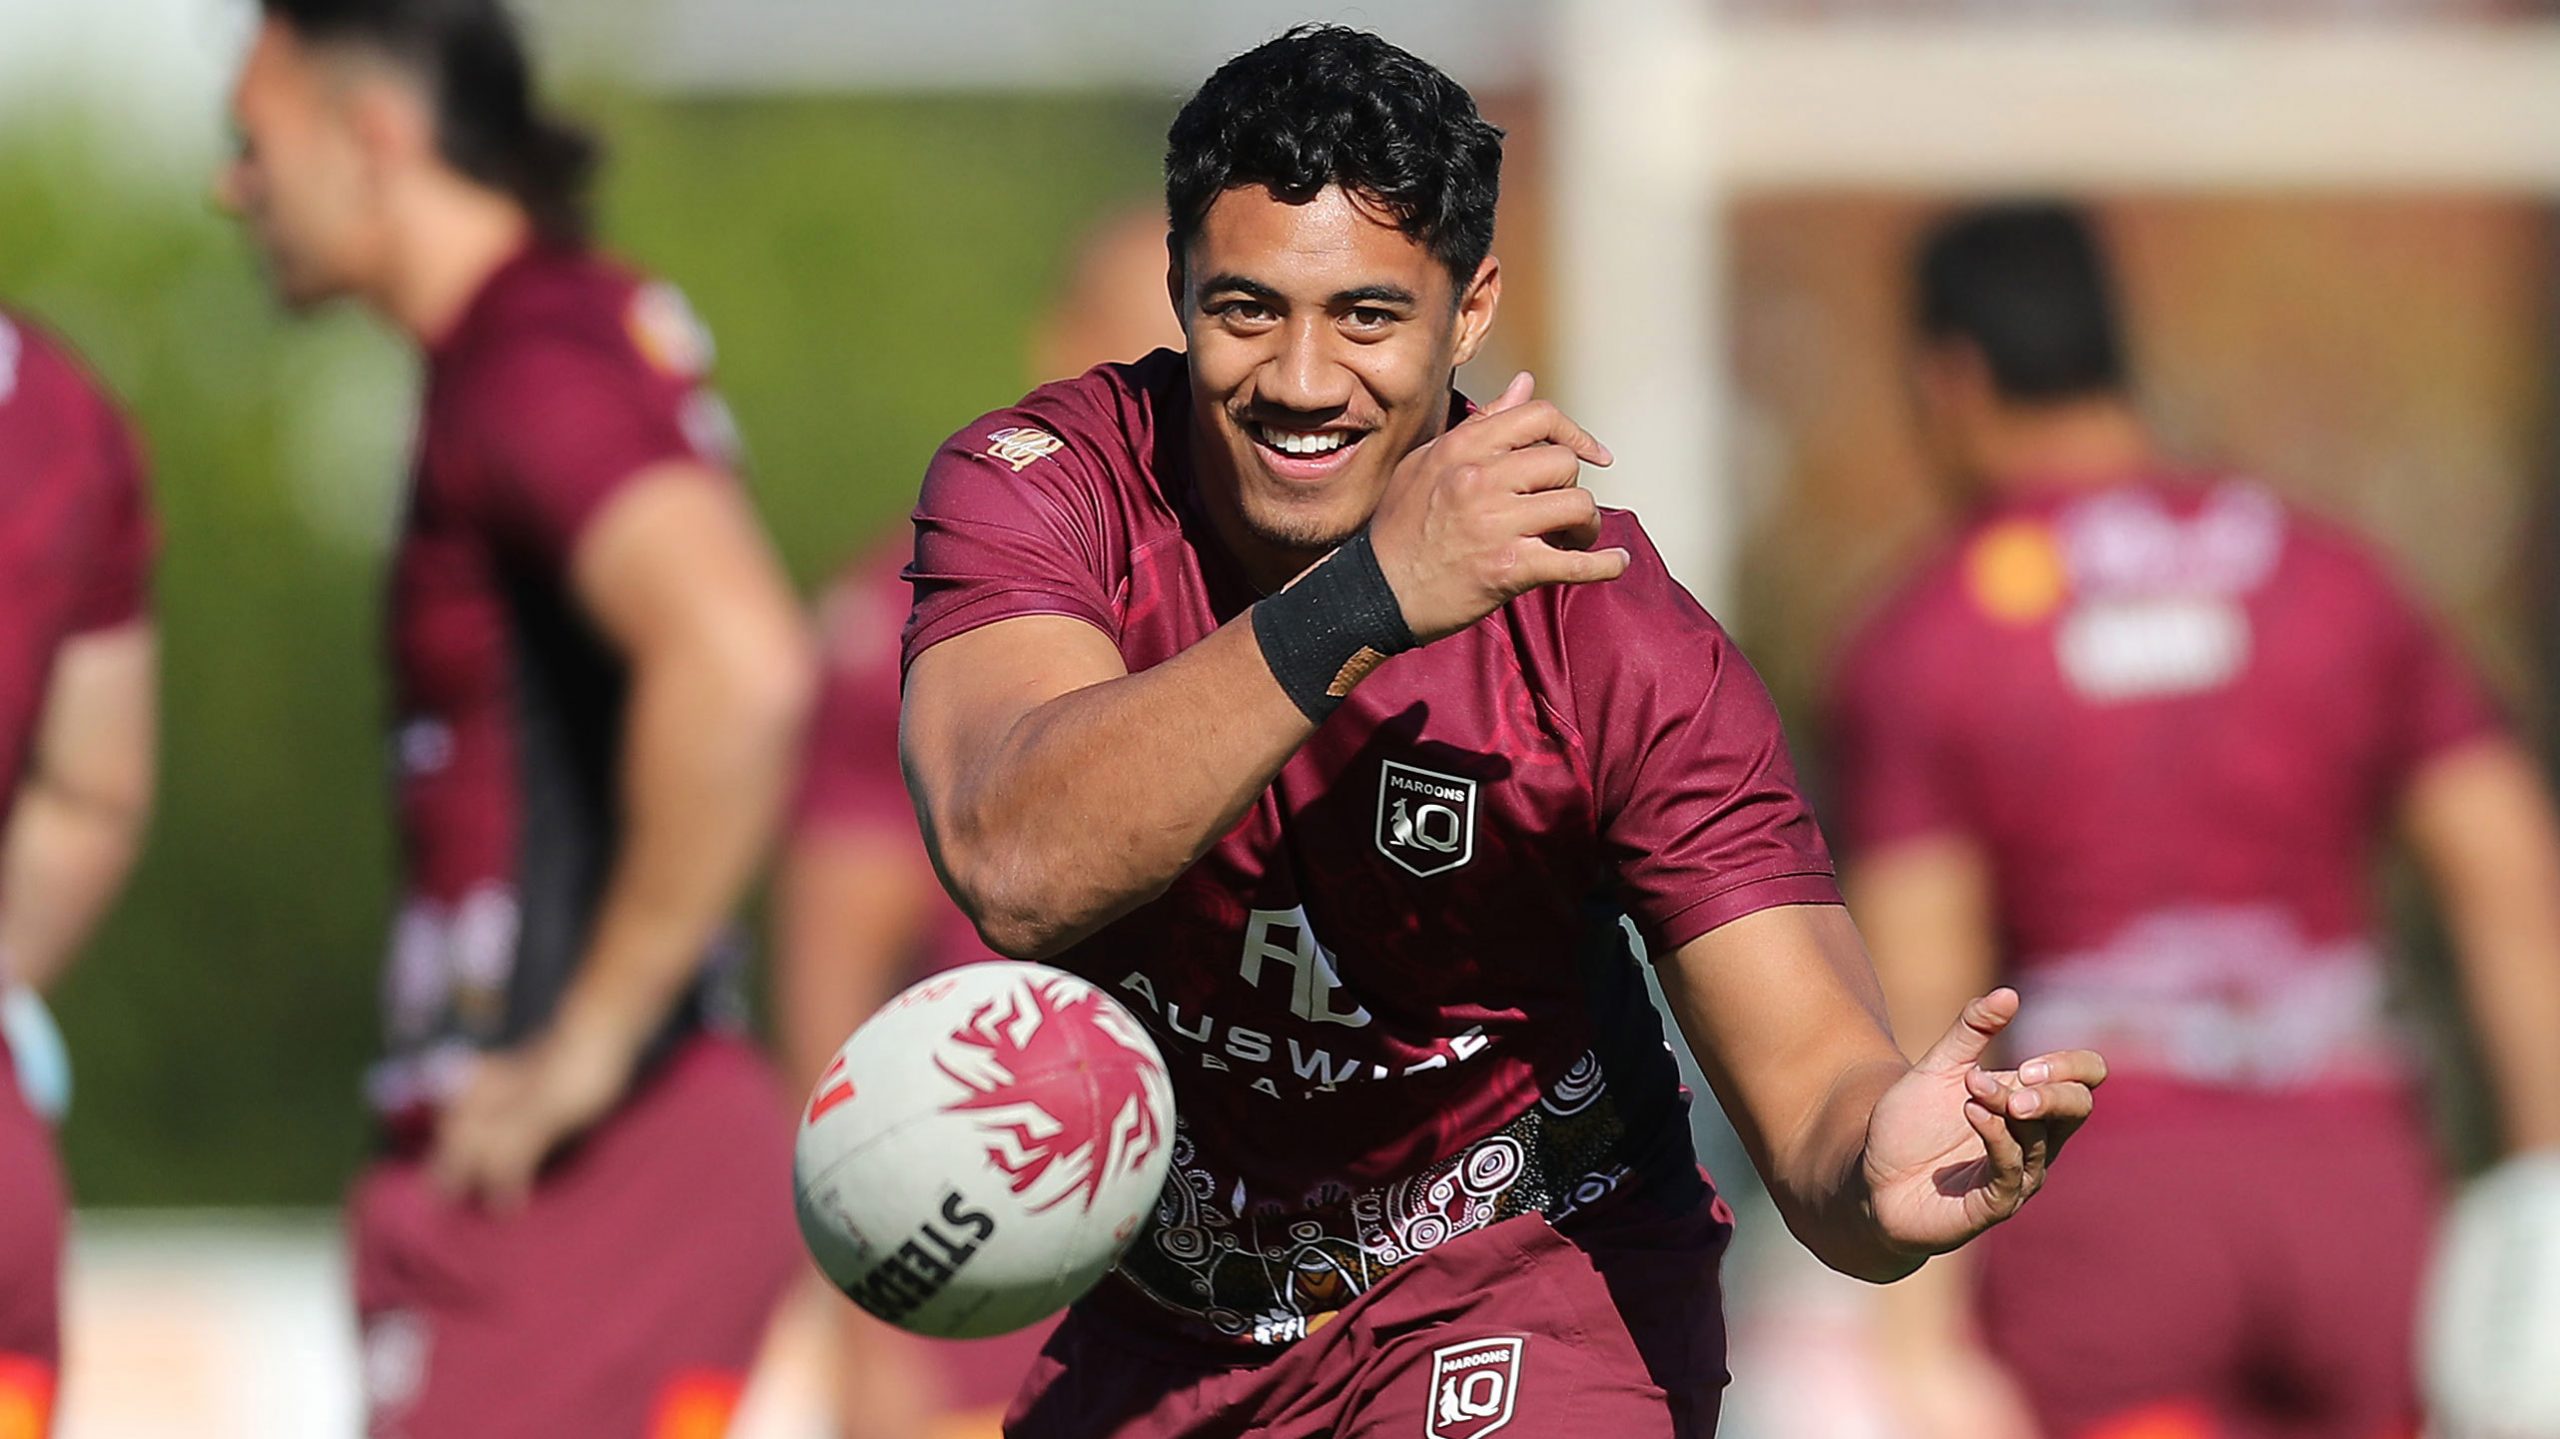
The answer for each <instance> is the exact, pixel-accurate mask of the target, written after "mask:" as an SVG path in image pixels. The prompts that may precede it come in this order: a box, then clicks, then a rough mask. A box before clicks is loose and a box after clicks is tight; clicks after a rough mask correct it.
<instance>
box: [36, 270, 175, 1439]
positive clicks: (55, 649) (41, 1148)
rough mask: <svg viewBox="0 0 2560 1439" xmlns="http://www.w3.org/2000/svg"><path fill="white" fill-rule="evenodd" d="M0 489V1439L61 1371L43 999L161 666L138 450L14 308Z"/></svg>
mask: <svg viewBox="0 0 2560 1439" xmlns="http://www.w3.org/2000/svg"><path fill="white" fill-rule="evenodd" d="M0 485H5V486H6V488H7V495H8V500H7V508H6V511H5V519H4V520H0V580H5V582H6V584H7V587H8V601H7V603H6V605H5V606H0V796H6V797H7V800H6V805H7V808H6V815H7V828H6V832H5V836H0V984H5V985H6V986H7V990H8V1001H7V1002H8V1003H9V1004H10V1005H12V1006H13V1007H14V1008H15V1009H16V1011H17V1013H16V1014H15V1015H14V1016H13V1019H12V1022H11V1023H10V1024H9V1025H8V1027H7V1029H6V1030H5V1031H0V1034H5V1038H0V1434H6V1435H13V1436H14V1435H26V1436H40V1435H42V1434H45V1433H46V1432H48V1428H49V1425H50V1423H51V1417H50V1416H51V1412H52V1408H53V1395H54V1379H55V1374H56V1370H57V1366H58V1362H59V1359H60V1349H61V1339H60V1330H59V1315H58V1306H59V1303H60V1299H61V1276H62V1244H63V1218H64V1211H65V1209H66V1207H67V1205H68V1203H69V1194H68V1191H67V1190H66V1189H65V1187H64V1184H63V1177H62V1167H61V1162H60V1160H59V1159H58V1158H57V1157H56V1155H55V1153H54V1147H53V1134H52V1131H51V1129H50V1127H49V1125H50V1123H51V1121H53V1120H55V1119H57V1118H59V1114H60V1105H61V1103H62V1102H63V1101H64V1100H65V1099H66V1098H67V1097H68V1096H67V1089H66V1087H65V1086H66V1085H67V1080H68V1073H67V1071H66V1070H65V1069H64V1068H62V1063H61V1059H60V1055H59V1053H58V1046H59V1042H60V1041H59V1039H58V1037H56V1036H54V1035H53V1034H52V1033H51V1024H50V1021H48V1020H46V1019H44V1018H43V1017H42V1004H41V1002H40V1001H39V1000H37V999H36V998H35V995H36V994H37V993H39V992H41V991H43V990H45V989H47V988H50V987H51V986H52V984H53V982H54V981H55V980H57V979H59V978H60V977H61V975H62V971H63V969H64V967H65V966H67V965H68V964H69V963H70V962H71V959H72V957H73V955H75V954H76V953H77V952H78V951H79V949H80V946H81V945H82V944H83V943H85V942H86V941H87V940H88V938H89V934H90V931H92V930H93V929H95V928H96V927H97V923H98V920H99V919H100V917H101V916H103V915H104V914H105V912H106V909H107V906H108V904H109V903H110V902H111V901H112V900H114V898H115V896H116V892H117V890H119V889H121V888H122V887H123V885H124V881H125V877H126V875H127V874H129V873H130V872H131V870H132V868H133V860H134V856H135V855H136V854H137V853H139V852H140V850H141V847H142V836H143V830H144V827H145V825H146V823H147V822H148V819H149V816H150V810H151V795H152V777H153V769H154V758H155V753H156V738H155V735H156V730H157V725H158V717H159V667H158V648H157V644H156V641H155V638H154V630H153V626H152V622H151V615H150V608H149V605H150V569H151V551H152V526H151V516H150V506H149V499H148V497H147V496H146V494H145V493H144V487H143V472H142V455H141V451H140V447H139V446H138V445H137V444H136V443H135V441H134V438H133V436H132V434H131V432H130V431H128V430H127V429H126V427H125V423H124V420H123V418H122V417H121V416H120V415H118V414H117V413H116V410H115V407H114V406H113V404H111V403H110V402H109V401H108V399H107V397H106V396H105V395H104V394H103V393H102V392H101V391H100V390H99V389H98V387H97V385H96V383H95V382H93V381H92V380H91V379H90V378H89V377H88V376H87V375H86V374H84V373H83V372H82V371H81V370H80V368H79V367H78V366H77V365H75V364H74V363H73V362H72V360H71V358H70V356H69V355H68V354H66V353H65V352H64V350H63V348H62V347H61V346H60V345H59V344H57V343H56V342H55V341H54V340H52V339H51V338H50V337H48V336H47V335H45V334H43V333H42V332H40V331H38V330H37V329H35V328H34V327H33V326H31V325H29V324H27V323H26V322H25V321H23V320H21V319H18V318H16V317H15V316H12V315H10V314H9V313H7V312H6V311H0ZM48 1048H49V1049H53V1050H55V1051H56V1052H54V1053H51V1054H45V1053H42V1052H40V1051H42V1050H45V1049H48ZM22 1070H23V1071H24V1073H25V1075H26V1080H27V1081H28V1082H23V1083H22V1081H21V1078H20V1075H21V1071H22Z"/></svg>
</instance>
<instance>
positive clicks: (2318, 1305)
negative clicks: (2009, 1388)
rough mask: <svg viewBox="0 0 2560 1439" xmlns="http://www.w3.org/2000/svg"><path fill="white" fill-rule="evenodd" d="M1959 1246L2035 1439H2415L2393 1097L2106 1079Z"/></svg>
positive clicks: (2425, 1194)
mask: <svg viewBox="0 0 2560 1439" xmlns="http://www.w3.org/2000/svg"><path fill="white" fill-rule="evenodd" d="M2101 1110H2102V1112H2101V1113H2100V1115H2099V1117H2098V1119H2097V1122H2095V1123H2093V1124H2091V1125H2090V1126H2089V1127H2088V1129H2087V1130H2085V1131H2083V1132H2082V1133H2081V1134H2080V1136H2079V1137H2078V1138H2076V1139H2074V1140H2073V1141H2072V1142H2071V1151H2070V1153H2069V1154H2067V1155H2065V1156H2064V1158H2063V1160H2062V1162H2061V1163H2060V1164H2059V1165H2056V1166H2055V1168H2054V1178H2053V1183H2052V1184H2051V1185H2050V1186H2049V1187H2048V1188H2046V1189H2045V1191H2044V1192H2043V1193H2041V1194H2039V1195H2037V1196H2036V1199H2035V1202H2034V1203H2032V1204H2029V1205H2028V1206H2027V1207H2026V1208H2025V1209H2024V1210H2022V1211H2020V1213H2019V1215H2018V1217H2017V1218H2016V1219H2015V1220H2012V1221H2011V1222H2009V1223H2008V1224H2005V1225H2002V1226H2001V1227H2000V1228H1998V1229H1996V1230H1993V1231H1992V1232H1991V1233H1989V1234H1986V1235H1984V1236H1983V1237H1982V1238H1981V1239H1980V1240H1979V1241H1977V1243H1976V1249H1977V1250H1978V1252H1979V1253H1980V1255H1981V1270H1980V1272H1981V1280H1982V1282H1981V1289H1980V1293H1979V1296H1978V1298H1979V1301H1980V1313H1981V1322H1982V1327H1983V1334H1984V1337H1985V1338H1986V1339H1987V1340H1988V1342H1989V1343H1990V1345H1991V1347H1992V1348H1993V1350H1994V1351H1995V1352H1997V1353H1998V1354H2000V1355H2001V1356H2002V1358H2003V1359H2004V1361H2005V1362H2006V1363H2007V1364H2008V1365H2009V1367H2010V1370H2011V1372H2012V1373H2013V1374H2014V1375H2015V1376H2016V1378H2017V1379H2018V1381H2019V1382H2020V1384H2021V1385H2022V1387H2023V1388H2024V1389H2025V1391H2026V1394H2027V1398H2028V1400H2029V1402H2030V1403H2031V1404H2032V1405H2033V1406H2034V1407H2035V1409H2036V1412H2037V1414H2038V1416H2039V1418H2040V1420H2041V1421H2042V1424H2043V1427H2044V1429H2045V1432H2046V1434H2047V1435H2048V1436H2050V1439H2097V1436H2116V1439H2136V1436H2139V1439H2205V1436H2212V1439H2244V1436H2245V1439H2255V1436H2278V1435H2285V1436H2299V1439H2314V1436H2316V1439H2388V1436H2405V1435H2410V1434H2414V1433H2415V1432H2416V1431H2417V1420H2418V1395H2417V1383H2416V1377H2415V1375H2414V1373H2413V1367H2412V1366H2413V1364H2414V1357H2413V1356H2414V1353H2415V1339H2414V1337H2413V1336H2414V1333H2415V1325H2416V1315H2417V1296H2418V1287H2419V1283H2420V1278H2421V1274H2422V1271H2423V1269H2424V1266H2425V1262H2426V1257H2427V1252H2428V1248H2429V1245H2430V1243H2431V1241H2432V1236H2433V1233H2434V1227H2435V1218H2436V1200H2437V1170H2436V1156H2435V1153H2434V1150H2433V1148H2432V1147H2431V1146H2430V1144H2429V1142H2428V1138H2427V1131H2426V1128H2425V1126H2424V1124H2423V1123H2422V1122H2421V1121H2420V1117H2419V1116H2418V1114H2417V1113H2416V1112H2415V1110H2414V1109H2413V1108H2412V1107H2411V1106H2410V1105H2409V1104H2408V1103H2407V1102H2406V1101H2404V1100H2402V1099H2400V1098H2398V1097H2396V1096H2384V1095H2380V1094H2368V1093H2352V1094H2325V1095H2281V1094H2264V1095H2262V1094H2244V1095H2232V1094H2227V1093H2207V1092H2202V1091H2196V1090H2190V1089H2183V1088H2172V1087H2169V1086H2166V1085H2163V1084H2159V1083H2157V1082H2151V1083H2143V1082H2139V1081H2135V1080H2132V1079H2130V1078H2126V1079H2119V1080H2118V1081H2117V1082H2116V1083H2113V1084H2110V1085H2109V1086H2108V1087H2107V1094H2106V1100H2105V1102H2104V1104H2103V1105H2101Z"/></svg>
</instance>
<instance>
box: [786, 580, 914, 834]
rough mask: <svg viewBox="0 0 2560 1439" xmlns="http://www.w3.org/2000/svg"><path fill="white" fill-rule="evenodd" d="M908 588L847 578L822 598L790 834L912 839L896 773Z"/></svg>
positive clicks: (910, 808)
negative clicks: (819, 648)
mask: <svg viewBox="0 0 2560 1439" xmlns="http://www.w3.org/2000/svg"><path fill="white" fill-rule="evenodd" d="M905 591H906V586H905V585H904V584H903V583H901V582H900V581H899V580H898V578H897V576H896V575H895V573H891V574H889V575H887V576H885V577H882V578H880V579H873V578H871V577H868V576H863V575H855V576H852V577H849V578H847V579H846V580H844V581H842V582H840V583H839V584H838V585H837V587H836V588H835V590H834V591H833V592H831V593H830V594H829V595H828V597H827V602H826V607H825V615H824V617H823V621H822V643H823V644H824V645H825V674H824V677H823V679H822V681H821V686H820V690H819V696H818V710H817V714H816V715H815V716H814V717H813V719H812V720H811V722H810V726H809V740H808V749H807V752H806V754H805V755H804V756H803V757H802V762H801V767H800V782H799V789H798V791H797V792H796V794H795V796H794V800H793V804H792V824H791V827H792V831H793V833H795V834H809V833H815V832H819V831H834V832H839V833H841V832H858V833H866V834H867V833H887V832H894V833H896V834H898V835H901V836H904V837H907V838H910V839H912V838H914V837H915V834H916V817H915V809H914V805H913V803H912V801H910V800H909V798H908V796H907V784H906V778H905V775H904V774H903V773H902V771H901V770H900V769H899V765H898V636H899V631H900V629H901V628H903V626H904V625H905V622H906V618H907V609H906V605H905V604H904V603H903V601H904V598H905Z"/></svg>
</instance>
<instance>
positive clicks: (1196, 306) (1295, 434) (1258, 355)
mask: <svg viewBox="0 0 2560 1439" xmlns="http://www.w3.org/2000/svg"><path fill="white" fill-rule="evenodd" d="M1183 261H1184V263H1183V264H1182V265H1181V266H1180V267H1179V269H1178V272H1177V275H1176V286H1177V288H1176V304H1177V305H1178V307H1179V308H1180V310H1181V313H1182V325H1183V332H1184V334H1185V336H1186V338H1187V340H1188V343H1189V347H1190V352H1191V391H1192V400H1193V409H1194V414H1195V419H1194V423H1195V425H1196V427H1197V429H1198V433H1197V435H1195V441H1196V443H1197V444H1198V446H1199V449H1198V454H1199V456H1200V459H1201V461H1202V464H1201V482H1202V485H1203V487H1204V490H1205V493H1206V496H1207V498H1208V499H1209V500H1210V502H1211V503H1212V504H1213V505H1215V506H1217V507H1219V508H1221V509H1225V510H1228V511H1230V512H1231V513H1229V514H1228V515H1226V516H1223V517H1221V518H1222V519H1226V520H1232V521H1237V522H1240V523H1238V524H1236V525H1232V526H1228V527H1227V532H1228V538H1229V539H1230V540H1236V539H1239V538H1241V539H1242V540H1244V541H1246V542H1247V543H1248V544H1249V545H1250V546H1252V547H1253V548H1256V549H1259V550H1261V551H1262V552H1263V553H1261V554H1248V555H1244V556H1241V558H1243V559H1245V560H1246V561H1247V562H1248V563H1252V562H1254V561H1257V560H1265V561H1270V560H1296V561H1300V562H1303V561H1304V560H1307V559H1312V558H1314V557H1315V556H1316V555H1319V554H1322V553H1323V552H1324V551H1326V550H1330V549H1332V548H1333V547H1334V546H1336V545H1338V544H1340V543H1342V542H1343V541H1344V540H1346V539H1349V538H1350V537H1351V536H1352V535H1353V534H1355V533H1357V532H1358V531H1359V529H1360V527H1361V526H1362V525H1364V524H1366V523H1368V520H1369V514H1370V512H1371V511H1372V510H1375V509H1376V508H1377V505H1378V498H1379V496H1380V494H1381V493H1383V491H1384V490H1385V488H1386V483H1387V477H1388V476H1389V475H1390V474H1392V473H1393V472H1394V470H1395V467H1396V463H1397V461H1399V460H1401V459H1403V458H1404V457H1405V456H1406V455H1407V454H1409V453H1411V452H1412V451H1413V450H1414V449H1415V448H1417V447H1418V446H1420V445H1422V444H1424V443H1426V442H1428V441H1430V440H1431V439H1433V438H1434V437H1436V436H1438V435H1439V433H1440V431H1441V430H1442V429H1443V428H1444V427H1445V425H1446V424H1447V421H1448V407H1449V384H1450V379H1451V377H1452V375H1454V374H1455V372H1456V370H1457V367H1458V366H1459V365H1461V364H1464V363H1465V362H1466V360H1467V359H1468V358H1469V357H1470V356H1472V355H1473V354H1474V353H1475V351H1476V347H1477V345H1479V344H1480V343H1482V341H1483V339H1484V333H1485V331H1486V330H1487V329H1488V328H1490V327H1491V325H1492V323H1493V312H1494V309H1495V306H1496V304H1497V303H1498V302H1499V300H1500V297H1501V289H1502V285H1501V272H1500V269H1499V267H1498V266H1497V265H1496V264H1495V262H1494V261H1493V260H1491V259H1487V260H1486V261H1485V262H1484V264H1483V265H1482V266H1481V267H1479V268H1478V270H1477V272H1476V276H1475V279H1474V282H1473V283H1471V284H1470V285H1469V286H1468V287H1467V292H1466V294H1465V295H1464V296H1463V297H1461V296H1460V295H1459V294H1457V293H1456V286H1455V285H1454V283H1453V282H1452V280H1451V278H1450V275H1449V271H1448V269H1447V267H1446V266H1444V265H1442V264H1441V263H1440V261H1439V260H1438V259H1437V258H1436V257H1434V256H1433V255H1432V253H1431V252H1430V251H1429V250H1428V249H1426V248H1425V247H1424V246H1423V245H1422V244H1421V243H1420V242H1419V241H1416V240H1414V239H1412V238H1410V237H1408V236H1407V235H1405V234H1404V233H1403V232H1402V231H1400V230H1398V229H1397V228H1396V227H1395V224H1394V222H1393V221H1392V220H1391V219H1389V218H1388V217H1387V215H1386V214H1385V213H1384V212H1383V211H1381V210H1379V209H1378V208H1377V207H1376V206H1374V205H1370V204H1367V203H1364V202H1363V201H1362V200H1360V199H1358V198H1355V197H1353V196H1351V195H1348V194H1345V193H1344V192H1343V191H1342V190H1340V189H1339V188H1328V189H1325V190H1323V191H1320V192H1318V193H1317V194H1316V195H1315V197H1314V198H1312V199H1310V200H1307V201H1305V202H1304V203H1302V204H1290V203H1288V202H1286V201H1283V200H1280V199H1277V198H1275V197H1273V195H1272V194H1271V193H1270V192H1269V191H1267V190H1265V189H1263V188H1262V187H1261V186H1258V185H1247V186H1241V187H1238V188H1236V189H1232V190H1229V191H1227V192H1226V193H1225V194H1223V195H1221V196H1219V197H1218V199H1217V201H1216V203H1214V204H1213V205H1211V206H1210V207H1209V213H1208V215H1207V217H1206V218H1205V219H1204V220H1203V222H1202V223H1201V226H1200V233H1199V235H1198V236H1197V237H1196V238H1195V239H1194V240H1193V241H1192V243H1191V247H1190V251H1189V253H1188V254H1187V255H1185V256H1184V257H1183ZM1237 529H1240V530H1241V532H1242V533H1241V536H1239V535H1238V534H1236V530H1237Z"/></svg>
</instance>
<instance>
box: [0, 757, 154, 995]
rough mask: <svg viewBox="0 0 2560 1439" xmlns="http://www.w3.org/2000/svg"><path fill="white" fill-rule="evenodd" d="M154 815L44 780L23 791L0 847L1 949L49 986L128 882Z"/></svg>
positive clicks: (17, 967)
mask: <svg viewBox="0 0 2560 1439" xmlns="http://www.w3.org/2000/svg"><path fill="white" fill-rule="evenodd" d="M146 821H147V816H146V815H145V814H144V813H143V812H141V811H140V810H137V809H134V808H132V807H130V806H124V805H113V804H105V803H100V802H95V801H92V800H89V799H87V798H85V797H83V796H81V795H78V794H73V793H69V792H67V791H65V790H63V789H62V788H60V787H59V786H56V785H52V784H48V783H45V782H43V781H41V780H40V781H38V782H36V783H33V784H30V785H28V786H27V787H26V788H25V790H24V791H22V792H21V793H20V795H19V796H18V802H17V806H16V809H15V812H14V813H13V814H12V815H11V817H10V821H9V833H8V838H7V841H6V844H5V851H4V852H0V957H5V963H6V965H7V968H8V974H9V977H10V978H13V979H15V980H17V981H18V982H19V983H22V984H26V985H30V986H32V987H34V988H36V989H38V990H45V989H50V988H52V987H53V983H54V981H55V980H57V979H59V978H60V977H61V975H62V971H63V970H64V969H65V968H67V967H68V966H69V965H70V963H71V959H72V957H73V956H74V955H76V954H77V953H78V952H79V950H80V947H81V946H82V945H83V944H86V943H87V942H88V939H89V936H90V934H91V933H92V932H94V931H95V930H96V928H97V925H98V921H99V920H100V919H101V918H102V917H103V916H104V915H105V914H106V911H107V907H108V906H109V905H110V904H112V903H113V902H114V900H115V897H116V894H117V892H118V891H119V890H121V889H122V888H123V887H124V881H125V877H126V876H127V875H128V874H130V873H131V872H132V870H133V861H134V857H135V856H136V855H138V854H139V853H140V852H141V850H142V836H143V831H144V828H145V826H146Z"/></svg>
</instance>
